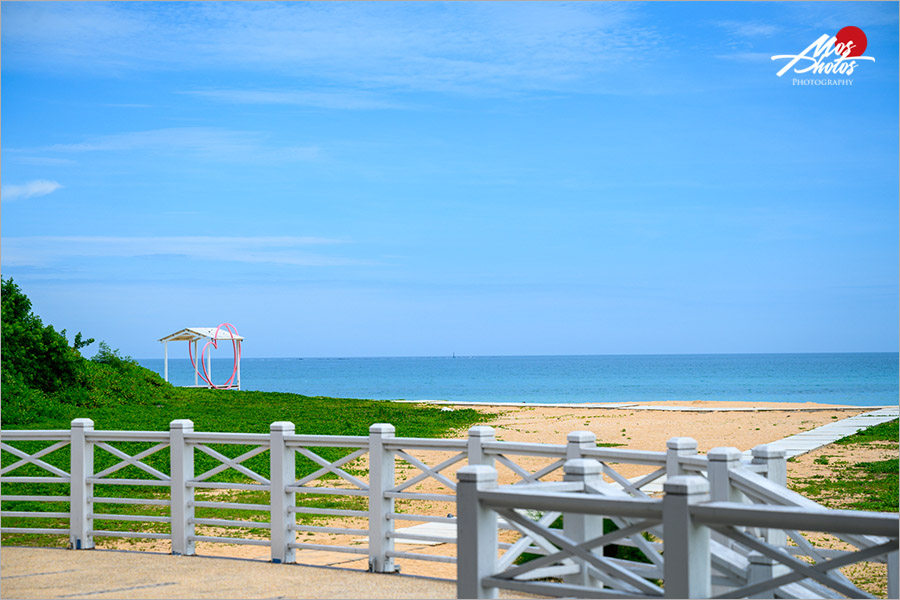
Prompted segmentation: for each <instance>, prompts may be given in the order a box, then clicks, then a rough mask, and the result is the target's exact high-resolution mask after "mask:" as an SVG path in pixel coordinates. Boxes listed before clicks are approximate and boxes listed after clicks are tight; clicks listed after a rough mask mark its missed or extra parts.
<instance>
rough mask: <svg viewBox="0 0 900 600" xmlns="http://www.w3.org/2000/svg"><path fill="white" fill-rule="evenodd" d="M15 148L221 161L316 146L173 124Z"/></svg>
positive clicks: (313, 152)
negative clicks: (141, 153) (271, 141)
mask: <svg viewBox="0 0 900 600" xmlns="http://www.w3.org/2000/svg"><path fill="white" fill-rule="evenodd" d="M14 151H15V152H39V153H80V152H122V151H146V152H153V153H158V154H189V155H191V156H192V157H196V158H205V159H209V160H219V161H240V162H246V161H253V162H268V163H284V162H295V161H306V160H313V159H315V158H317V157H318V156H319V152H320V151H319V148H318V147H317V146H278V145H273V144H269V143H268V140H267V136H266V135H264V134H261V133H258V132H253V131H234V130H229V129H222V128H216V127H172V128H167V129H153V130H149V131H130V132H124V133H116V134H112V135H104V136H95V137H91V138H87V139H85V140H83V141H81V142H75V143H67V144H53V145H51V146H44V147H41V148H32V149H16V150H14Z"/></svg>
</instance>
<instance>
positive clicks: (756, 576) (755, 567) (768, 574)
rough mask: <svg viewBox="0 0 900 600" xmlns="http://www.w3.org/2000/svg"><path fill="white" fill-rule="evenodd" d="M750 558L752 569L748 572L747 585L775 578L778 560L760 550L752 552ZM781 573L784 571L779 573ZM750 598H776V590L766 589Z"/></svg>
mask: <svg viewBox="0 0 900 600" xmlns="http://www.w3.org/2000/svg"><path fill="white" fill-rule="evenodd" d="M748 558H749V560H750V570H749V571H748V573H747V585H753V584H756V583H762V582H763V581H771V580H772V579H774V578H775V566H776V561H775V560H773V559H771V558H769V557H768V556H765V555H763V554H760V553H759V552H751V553H750V556H749V557H748ZM778 574H779V575H781V574H782V573H778ZM747 597H748V598H774V597H775V590H774V589H772V590H765V591H762V592H757V593H755V594H752V595H750V596H747Z"/></svg>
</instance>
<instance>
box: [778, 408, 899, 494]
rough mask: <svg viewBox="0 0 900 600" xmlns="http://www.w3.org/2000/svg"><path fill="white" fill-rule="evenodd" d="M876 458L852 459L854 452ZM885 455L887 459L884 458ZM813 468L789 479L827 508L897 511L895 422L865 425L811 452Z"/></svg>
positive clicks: (896, 436)
mask: <svg viewBox="0 0 900 600" xmlns="http://www.w3.org/2000/svg"><path fill="white" fill-rule="evenodd" d="M860 453H866V454H873V453H874V454H876V455H877V456H876V458H878V459H877V460H855V459H854V458H853V456H854V455H855V454H860ZM885 457H887V458H885ZM812 462H813V464H814V465H815V471H816V472H814V473H812V474H811V475H809V476H806V477H799V478H796V479H794V480H792V481H791V487H792V488H793V489H794V491H797V492H799V493H801V494H803V495H804V496H807V497H809V498H812V499H813V500H815V501H816V502H819V503H821V504H824V505H825V506H828V507H830V508H849V509H857V510H874V511H882V512H897V508H898V496H900V488H898V468H900V463H898V421H897V420H896V419H895V420H893V421H888V422H887V423H882V424H881V425H876V426H874V427H869V428H868V429H864V430H862V431H860V432H857V433H855V434H853V435H850V436H847V437H845V438H843V439H841V440H838V441H837V442H835V443H834V444H833V445H830V446H827V447H825V448H823V449H821V450H820V451H817V452H815V457H814V458H813V459H812Z"/></svg>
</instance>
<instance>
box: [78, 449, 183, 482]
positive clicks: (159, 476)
mask: <svg viewBox="0 0 900 600" xmlns="http://www.w3.org/2000/svg"><path fill="white" fill-rule="evenodd" d="M94 446H95V447H96V448H99V449H100V450H103V451H105V452H108V453H110V454H112V455H113V456H115V457H116V458H118V459H121V460H120V461H119V462H118V463H116V464H114V465H112V466H111V467H108V468H106V469H103V470H102V471H100V472H99V473H94V475H93V477H91V481H92V482H93V483H108V482H110V481H113V482H116V481H115V480H116V478H111V477H109V476H110V475H112V474H113V473H117V472H119V471H121V470H122V469H124V468H125V467H128V466H129V465H130V466H134V467H137V468H138V469H140V470H141V471H143V472H145V473H147V474H149V475H152V476H153V477H154V478H155V479H156V480H158V481H162V482H169V481H170V477H169V476H168V475H167V474H165V473H163V472H162V471H159V470H157V469H154V468H153V467H151V466H150V465H148V464H146V463H144V462H142V461H143V460H144V459H145V458H147V457H149V456H151V455H153V454H156V453H157V452H159V451H160V450H164V449H166V448H168V447H169V444H168V443H159V444H156V445H155V446H152V447H150V448H147V449H146V450H143V451H141V452H138V453H137V454H135V455H133V456H132V455H131V454H128V453H126V452H124V451H122V450H120V449H119V448H116V447H115V446H111V445H110V444H108V443H106V442H95V443H94ZM104 478H106V481H101V480H103V479H104Z"/></svg>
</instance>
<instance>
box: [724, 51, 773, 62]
mask: <svg viewBox="0 0 900 600" xmlns="http://www.w3.org/2000/svg"><path fill="white" fill-rule="evenodd" d="M716 58H718V59H721V60H733V61H737V62H763V63H770V62H772V53H771V52H735V53H734V54H717V55H716Z"/></svg>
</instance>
